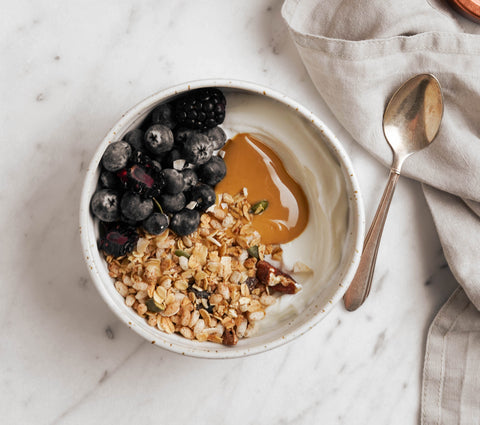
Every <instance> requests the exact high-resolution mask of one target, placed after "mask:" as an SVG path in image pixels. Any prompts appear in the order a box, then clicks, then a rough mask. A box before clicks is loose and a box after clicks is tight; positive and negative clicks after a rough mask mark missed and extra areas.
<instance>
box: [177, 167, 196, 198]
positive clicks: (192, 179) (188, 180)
mask: <svg viewBox="0 0 480 425" xmlns="http://www.w3.org/2000/svg"><path fill="white" fill-rule="evenodd" d="M181 173H182V176H183V181H184V182H185V187H184V188H183V190H184V191H185V192H187V191H189V190H190V189H191V188H192V187H194V186H195V185H196V184H197V183H198V176H197V173H196V172H195V171H194V170H192V169H191V168H185V169H183V170H182V171H181Z"/></svg>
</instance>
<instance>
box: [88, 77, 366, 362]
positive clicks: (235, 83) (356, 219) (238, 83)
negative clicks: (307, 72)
mask: <svg viewBox="0 0 480 425" xmlns="http://www.w3.org/2000/svg"><path fill="white" fill-rule="evenodd" d="M203 87H220V88H228V89H239V90H243V91H247V92H253V93H255V94H260V95H264V96H266V97H269V98H271V99H274V100H276V101H278V102H280V103H281V104H283V105H286V106H288V107H289V108H291V109H292V110H293V111H294V112H296V113H297V114H299V115H301V116H303V117H304V118H305V119H307V120H308V121H309V122H311V123H312V124H313V126H314V127H316V128H317V129H318V130H319V131H320V133H321V134H322V135H323V136H324V137H322V143H325V144H327V146H328V147H329V150H330V152H331V153H332V155H333V156H334V157H335V158H336V159H337V160H338V161H339V162H340V165H341V167H342V168H343V169H344V171H343V175H344V178H345V180H348V182H349V184H350V186H351V189H352V191H353V194H351V193H349V195H350V196H349V205H350V207H349V208H351V206H353V208H351V213H352V215H353V217H352V229H354V230H356V234H353V245H354V249H353V258H351V261H350V264H349V266H348V268H347V270H346V272H345V273H344V274H343V277H342V279H341V282H339V283H338V284H337V286H338V288H337V290H336V291H335V293H334V295H333V297H332V298H331V299H330V300H329V302H328V303H327V304H326V305H325V306H323V308H322V309H321V310H319V311H318V312H317V313H316V314H315V315H313V316H312V317H311V318H310V319H309V320H307V321H306V322H305V323H303V324H301V325H300V326H298V327H297V328H295V329H292V330H289V331H287V332H286V333H285V335H284V336H283V337H282V338H277V339H276V340H272V341H269V342H267V343H262V344H259V345H257V346H255V347H251V348H247V349H245V348H237V347H235V346H233V347H229V349H228V351H217V350H214V349H212V350H203V349H202V350H198V349H196V348H191V349H187V350H185V348H183V347H177V346H176V345H175V343H172V342H167V341H165V340H163V339H161V338H158V339H156V340H155V341H151V336H150V335H149V334H148V333H147V332H146V331H145V330H144V329H143V328H142V327H139V326H133V324H132V322H131V321H130V320H129V318H128V317H126V316H125V314H124V309H121V308H119V307H118V306H117V305H116V304H115V303H114V302H113V301H112V300H111V297H110V294H109V293H108V292H107V291H106V289H105V287H104V285H103V279H102V277H101V273H100V271H99V269H98V267H97V264H96V262H95V260H94V258H95V257H94V255H93V250H97V241H96V240H95V241H93V243H92V240H90V239H89V237H88V235H89V232H87V231H83V230H82V229H87V228H88V227H89V225H90V222H91V214H90V194H89V188H90V187H91V185H92V183H93V182H92V180H93V179H94V177H95V173H96V170H97V167H98V164H99V162H100V159H101V156H102V155H103V152H104V150H105V145H107V144H108V143H109V142H110V141H112V140H115V138H116V134H118V133H119V132H121V131H123V130H124V127H125V125H126V123H128V121H129V120H131V118H132V117H134V116H135V115H140V114H141V113H143V112H144V111H145V110H146V109H147V108H151V107H152V105H154V104H156V103H158V102H160V101H162V100H163V99H168V98H171V97H173V96H175V95H178V94H180V93H182V92H186V91H189V90H193V89H197V88H203ZM347 186H348V185H347ZM347 189H348V187H347ZM79 219H80V220H79V221H80V223H79V224H80V227H79V232H80V240H81V245H82V253H83V257H84V261H85V263H86V265H87V267H88V271H89V274H90V277H91V278H92V279H93V282H94V284H95V287H96V288H97V290H98V291H99V293H100V295H101V297H102V298H103V300H104V301H105V303H106V304H107V305H108V306H109V307H110V309H111V310H112V311H113V312H114V313H115V314H116V316H117V317H118V318H119V319H120V320H121V321H122V322H123V323H125V324H126V325H127V326H128V327H129V328H130V329H133V330H134V331H135V332H136V333H137V334H139V335H141V336H142V337H143V338H145V339H146V340H147V341H150V342H151V343H152V344H155V345H157V346H159V347H161V348H164V349H167V350H169V351H172V352H175V353H178V354H182V355H187V356H190V357H199V358H210V359H227V358H238V357H245V356H248V355H253V354H258V353H261V352H265V351H269V350H271V349H273V348H276V347H279V346H281V345H283V344H286V343H287V342H290V341H292V340H294V339H296V338H298V337H299V336H301V335H303V334H305V333H306V332H307V331H308V330H310V329H312V328H313V327H314V326H315V325H317V324H318V323H319V322H320V321H321V320H322V319H323V318H324V317H325V316H326V315H327V314H328V313H329V312H330V311H331V310H332V308H333V306H334V305H335V304H336V303H337V302H338V301H339V300H340V299H341V298H342V297H343V295H344V294H345V292H346V290H347V289H348V287H349V285H350V283H351V281H352V279H353V277H354V275H355V272H356V270H357V267H358V264H359V261H360V254H361V252H362V249H363V240H364V230H365V213H364V206H363V200H362V196H361V192H360V186H359V184H358V181H357V178H356V175H355V172H354V170H353V166H352V163H351V160H350V158H349V156H348V155H347V153H346V151H345V149H344V148H343V146H342V145H341V143H340V141H339V140H338V138H337V137H336V136H335V134H334V133H333V132H332V131H331V130H330V129H329V128H328V127H327V126H326V125H325V124H324V123H323V121H321V120H320V119H319V118H318V117H317V116H315V115H314V114H313V112H311V111H310V110H308V109H307V108H306V107H304V106H303V105H301V104H300V103H299V102H297V101H295V100H294V99H292V98H290V97H289V96H287V95H285V94H283V93H281V92H279V91H276V90H274V89H271V88H269V87H266V86H263V85H260V84H257V83H253V82H248V81H243V80H237V79H217V78H215V79H201V80H193V81H188V82H185V83H181V84H177V85H174V86H171V87H168V88H165V89H163V90H160V91H157V92H156V93H154V94H152V95H150V96H148V97H146V98H144V99H143V100H141V101H140V102H138V103H137V104H136V105H134V106H133V107H131V108H130V109H129V110H127V112H125V113H124V114H122V116H121V118H120V119H119V120H118V121H117V122H116V123H115V124H114V126H113V127H112V128H111V129H110V130H109V131H108V133H107V134H106V136H105V137H104V138H103V139H102V140H101V142H100V143H99V145H98V147H97V149H96V151H95V153H94V155H93V157H92V159H91V161H90V163H89V165H88V167H87V169H86V171H85V179H84V183H83V188H82V193H81V198H80V213H79ZM353 233H355V232H353ZM123 307H125V308H130V307H127V306H126V305H125V304H123ZM145 326H148V325H147V324H146V323H145Z"/></svg>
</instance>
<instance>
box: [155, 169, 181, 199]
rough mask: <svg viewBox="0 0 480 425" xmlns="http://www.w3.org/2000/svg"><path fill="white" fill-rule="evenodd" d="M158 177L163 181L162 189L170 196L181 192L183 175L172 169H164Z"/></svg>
mask: <svg viewBox="0 0 480 425" xmlns="http://www.w3.org/2000/svg"><path fill="white" fill-rule="evenodd" d="M160 176H161V178H162V179H163V181H164V184H163V189H164V190H165V191H167V192H168V193H170V194H171V195H175V194H176V193H180V192H182V191H183V189H184V187H185V182H184V181H183V175H182V173H181V172H179V171H177V170H174V169H173V168H166V169H164V170H162V171H160Z"/></svg>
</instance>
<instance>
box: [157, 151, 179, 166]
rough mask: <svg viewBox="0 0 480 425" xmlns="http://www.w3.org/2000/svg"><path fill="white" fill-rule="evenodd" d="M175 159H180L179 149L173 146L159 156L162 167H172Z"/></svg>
mask: <svg viewBox="0 0 480 425" xmlns="http://www.w3.org/2000/svg"><path fill="white" fill-rule="evenodd" d="M177 159H182V154H181V153H180V150H178V149H176V148H173V149H172V150H171V151H169V152H167V153H166V154H165V156H164V157H162V158H161V161H162V166H163V168H173V162H174V161H176V160H177Z"/></svg>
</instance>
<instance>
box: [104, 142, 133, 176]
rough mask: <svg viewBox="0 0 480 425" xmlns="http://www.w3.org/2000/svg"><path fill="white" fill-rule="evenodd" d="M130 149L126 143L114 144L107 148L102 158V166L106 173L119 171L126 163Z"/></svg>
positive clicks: (130, 152)
mask: <svg viewBox="0 0 480 425" xmlns="http://www.w3.org/2000/svg"><path fill="white" fill-rule="evenodd" d="M131 154H132V148H131V146H130V145H129V144H128V143H127V142H123V141H122V142H114V143H111V144H109V145H108V146H107V149H105V152H104V154H103V156H102V164H103V166H104V167H105V168H106V169H107V170H108V171H119V170H121V169H122V168H125V166H126V165H127V163H128V160H129V159H130V155H131Z"/></svg>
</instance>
